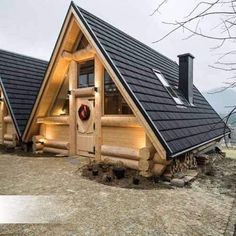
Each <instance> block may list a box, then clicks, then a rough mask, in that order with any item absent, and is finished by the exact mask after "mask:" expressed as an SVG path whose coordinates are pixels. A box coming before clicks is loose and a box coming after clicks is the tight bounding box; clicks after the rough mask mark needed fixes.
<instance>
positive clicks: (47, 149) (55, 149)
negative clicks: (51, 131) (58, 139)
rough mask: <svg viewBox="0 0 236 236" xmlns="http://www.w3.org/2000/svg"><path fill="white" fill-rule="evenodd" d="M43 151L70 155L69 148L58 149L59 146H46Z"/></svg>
mask: <svg viewBox="0 0 236 236" xmlns="http://www.w3.org/2000/svg"><path fill="white" fill-rule="evenodd" d="M43 152H46V153H54V154H61V155H64V156H68V155H69V152H68V150H63V149H58V148H50V147H44V148H43Z"/></svg>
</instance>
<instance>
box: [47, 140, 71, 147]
mask: <svg viewBox="0 0 236 236" xmlns="http://www.w3.org/2000/svg"><path fill="white" fill-rule="evenodd" d="M44 146H45V147H52V148H58V149H65V150H69V149H70V144H69V142H64V141H58V140H49V139H46V140H45V142H44Z"/></svg>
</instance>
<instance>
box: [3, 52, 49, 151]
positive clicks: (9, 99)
mask: <svg viewBox="0 0 236 236" xmlns="http://www.w3.org/2000/svg"><path fill="white" fill-rule="evenodd" d="M46 67H47V62H45V61H42V60H38V59H35V58H31V57H27V56H23V55H20V54H16V53H12V52H8V51H4V50H0V144H4V145H7V146H11V147H15V146H16V145H17V144H19V143H20V142H21V137H22V134H23V132H24V130H25V126H26V123H27V121H28V119H29V116H30V113H31V111H32V108H33V105H34V103H35V100H36V97H37V94H38V91H39V89H40V85H41V82H42V80H43V76H44V73H45V71H46Z"/></svg>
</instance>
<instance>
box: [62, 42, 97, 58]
mask: <svg viewBox="0 0 236 236" xmlns="http://www.w3.org/2000/svg"><path fill="white" fill-rule="evenodd" d="M95 53H96V52H95V50H94V49H93V48H92V47H91V46H90V45H88V46H87V47H86V48H85V49H82V50H79V51H77V52H74V53H70V52H67V51H63V52H62V55H61V58H62V59H65V60H67V61H72V60H73V61H77V62H82V61H88V60H91V59H93V58H94V56H95Z"/></svg>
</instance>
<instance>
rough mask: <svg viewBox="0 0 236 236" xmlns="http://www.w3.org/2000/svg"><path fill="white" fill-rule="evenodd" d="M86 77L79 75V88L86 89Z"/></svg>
mask: <svg viewBox="0 0 236 236" xmlns="http://www.w3.org/2000/svg"><path fill="white" fill-rule="evenodd" d="M87 85H88V81H87V75H80V77H79V88H85V87H88V86H87Z"/></svg>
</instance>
